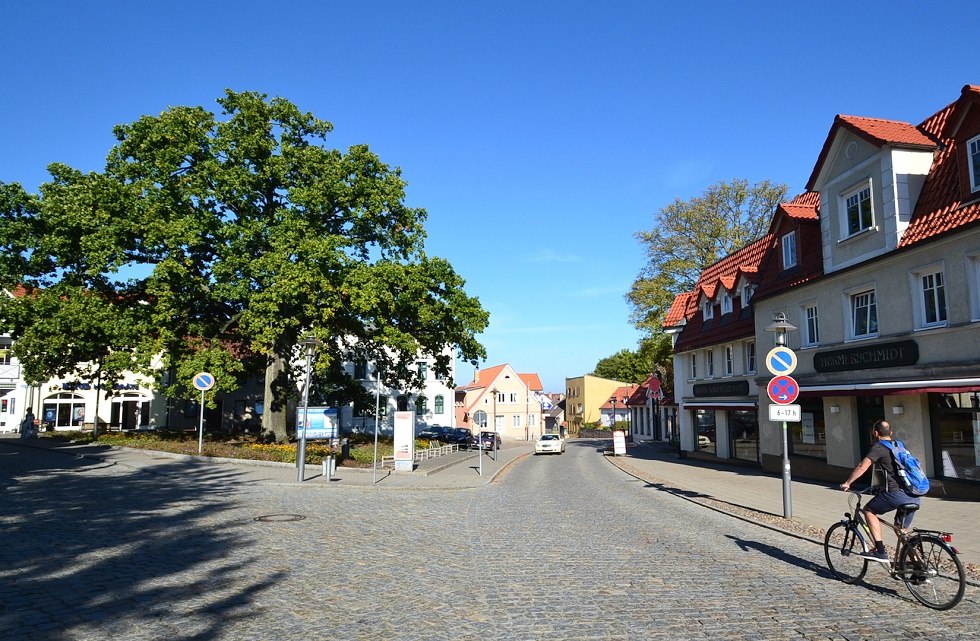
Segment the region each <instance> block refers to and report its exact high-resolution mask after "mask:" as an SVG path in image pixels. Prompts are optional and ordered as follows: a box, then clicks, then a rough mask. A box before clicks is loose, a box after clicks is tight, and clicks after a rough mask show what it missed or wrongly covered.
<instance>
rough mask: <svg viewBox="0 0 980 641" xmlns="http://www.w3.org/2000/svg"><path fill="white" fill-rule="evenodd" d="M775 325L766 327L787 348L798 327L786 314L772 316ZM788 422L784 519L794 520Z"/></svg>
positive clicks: (784, 441) (784, 449)
mask: <svg viewBox="0 0 980 641" xmlns="http://www.w3.org/2000/svg"><path fill="white" fill-rule="evenodd" d="M772 320H773V323H772V324H771V325H769V327H766V331H767V332H773V333H774V334H776V346H777V347H785V346H786V332H794V331H796V329H797V328H796V326H795V325H792V324H790V322H789V321H787V320H786V314H784V313H783V312H776V313H774V314H773V315H772ZM786 432H787V428H786V421H783V518H784V519H791V518H793V489H792V484H791V481H792V474H791V473H790V464H789V438H788V437H787V435H786Z"/></svg>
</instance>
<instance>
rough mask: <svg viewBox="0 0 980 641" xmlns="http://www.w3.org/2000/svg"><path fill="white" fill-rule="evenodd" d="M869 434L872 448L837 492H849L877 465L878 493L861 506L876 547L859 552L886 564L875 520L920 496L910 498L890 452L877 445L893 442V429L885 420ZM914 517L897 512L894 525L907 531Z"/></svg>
mask: <svg viewBox="0 0 980 641" xmlns="http://www.w3.org/2000/svg"><path fill="white" fill-rule="evenodd" d="M871 435H872V438H873V439H874V441H875V442H874V445H872V446H871V449H870V450H868V455H867V456H865V457H864V458H863V459H862V460H861V462H860V463H858V464H857V467H855V468H854V471H852V472H851V475H850V476H849V477H847V480H846V481H844V482H843V483H841V485H840V489H842V490H844V491H847V490H849V489H851V483H853V482H854V481H856V480H857V479H859V478H861V475H862V474H864V473H865V472H866V471H867V470H868V468H870V467H871V466H872V465H877V466H878V469H880V470H881V472H882V474H881V475H880V476H878V475H876V474H875V473H874V472H872V483H874V482H875V477H876V476H877V478H878V480H879V482H880V481H881V479H882V477H884V483H882V484H881V485H876V489H877V490H878V491H877V493H876V494H875V496H874V498H872V499H871V500H870V501H868V503H867V505H865V506H864V516H865V519H866V520H867V522H868V530H870V531H871V538H872V539H874V545H875V548H874V549H873V550H870V551H868V552H864V553H862V554H861V556H863V557H864V558H866V559H870V560H872V561H879V562H881V563H888V561H889V559H888V553H887V552H886V551H885V544H884V543H882V541H881V522H880V521H878V516H879V515H881V514H885V513H887V512H891V511H892V510H897V509H898V508H900V507H901V506H903V505H908V504H909V503H915V504H918V503H919V497H917V496H909V495H908V494H906V493H905V490H903V489H902V487H901V486H900V485H899V484H898V479H897V477H896V475H895V463H894V461H893V459H892V453H891V450H889V449H888V448H887V447H886V446H884V445H882V444H881V443H880V442H879V441H891V440H892V426H891V425H889V424H888V421H884V420H882V421H878V422H876V423H875V424H874V426H873V427H872V431H871ZM914 516H915V512H914V511H903V510H899V511H898V513H896V515H895V525H896V526H898V527H901V528H903V529H908V528H909V527H910V526H911V525H912V517H914Z"/></svg>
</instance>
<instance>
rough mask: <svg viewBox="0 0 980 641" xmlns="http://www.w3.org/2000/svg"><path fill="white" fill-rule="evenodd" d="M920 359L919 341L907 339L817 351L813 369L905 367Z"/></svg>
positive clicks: (842, 369) (844, 369) (837, 369)
mask: <svg viewBox="0 0 980 641" xmlns="http://www.w3.org/2000/svg"><path fill="white" fill-rule="evenodd" d="M918 361H919V345H918V343H916V342H915V341H913V340H907V341H897V342H894V343H879V344H877V345H868V346H864V347H852V348H849V349H835V350H831V351H828V352H817V353H816V354H814V355H813V369H815V370H816V371H818V372H849V371H851V370H855V369H876V368H880V367H903V366H908V365H915V364H916V363H917V362H918Z"/></svg>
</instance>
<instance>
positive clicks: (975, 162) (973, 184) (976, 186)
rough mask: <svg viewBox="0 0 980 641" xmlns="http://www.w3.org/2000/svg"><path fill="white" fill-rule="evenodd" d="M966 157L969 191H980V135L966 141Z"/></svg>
mask: <svg viewBox="0 0 980 641" xmlns="http://www.w3.org/2000/svg"><path fill="white" fill-rule="evenodd" d="M966 158H967V160H968V161H969V162H968V163H967V164H968V165H969V168H970V193H973V192H976V191H980V136H977V137H976V138H971V139H970V140H967V141H966Z"/></svg>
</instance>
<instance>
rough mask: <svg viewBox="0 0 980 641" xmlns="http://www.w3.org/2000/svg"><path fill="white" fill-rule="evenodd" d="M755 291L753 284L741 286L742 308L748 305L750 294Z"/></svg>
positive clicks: (750, 298)
mask: <svg viewBox="0 0 980 641" xmlns="http://www.w3.org/2000/svg"><path fill="white" fill-rule="evenodd" d="M754 293H755V285H746V286H745V287H743V288H742V309H745V308H746V307H748V306H749V301H750V300H752V294H754Z"/></svg>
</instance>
